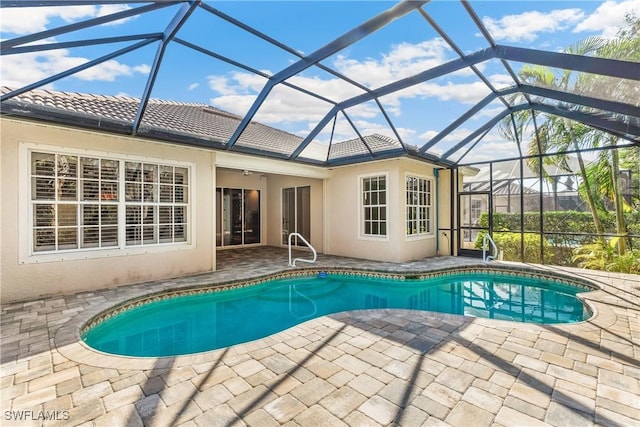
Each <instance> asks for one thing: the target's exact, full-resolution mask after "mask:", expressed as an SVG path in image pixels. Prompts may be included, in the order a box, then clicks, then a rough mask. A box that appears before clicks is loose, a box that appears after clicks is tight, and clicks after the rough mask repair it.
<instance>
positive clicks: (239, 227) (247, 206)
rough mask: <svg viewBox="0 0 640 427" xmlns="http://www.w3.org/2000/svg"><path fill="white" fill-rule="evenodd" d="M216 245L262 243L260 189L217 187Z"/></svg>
mask: <svg viewBox="0 0 640 427" xmlns="http://www.w3.org/2000/svg"><path fill="white" fill-rule="evenodd" d="M216 215H217V218H216V245H217V246H238V245H248V244H256V243H260V190H247V189H243V188H217V189H216Z"/></svg>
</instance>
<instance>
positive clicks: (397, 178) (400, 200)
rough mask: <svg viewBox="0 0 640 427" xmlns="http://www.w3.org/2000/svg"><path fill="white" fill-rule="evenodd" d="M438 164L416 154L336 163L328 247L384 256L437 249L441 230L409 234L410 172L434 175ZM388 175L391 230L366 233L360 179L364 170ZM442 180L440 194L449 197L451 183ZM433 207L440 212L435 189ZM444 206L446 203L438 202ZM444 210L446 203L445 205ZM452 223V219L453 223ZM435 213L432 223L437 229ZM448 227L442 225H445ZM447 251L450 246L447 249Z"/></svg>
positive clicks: (406, 256)
mask: <svg viewBox="0 0 640 427" xmlns="http://www.w3.org/2000/svg"><path fill="white" fill-rule="evenodd" d="M433 169H434V168H433V166H431V165H428V164H426V163H424V162H418V161H415V160H411V159H404V158H400V159H392V160H385V161H378V162H370V163H363V164H359V165H354V166H345V167H340V168H335V169H333V171H332V175H331V178H330V179H329V180H328V181H327V192H326V195H327V202H326V209H327V212H328V215H327V222H326V225H325V227H326V230H327V245H326V247H325V252H327V253H330V254H332V255H341V256H350V257H355V258H363V259H372V260H379V261H392V262H405V261H409V260H415V259H419V258H424V257H429V256H435V255H436V238H437V237H436V236H437V235H436V233H435V231H434V233H433V234H432V235H429V236H407V233H406V193H405V191H406V190H405V188H406V187H405V177H406V176H407V175H413V176H418V177H424V178H428V179H432V180H433V183H434V184H435V176H434V172H433ZM372 175H385V176H387V188H388V190H387V200H388V202H387V227H388V230H387V236H386V238H383V237H380V238H378V237H366V236H362V231H361V228H362V224H361V223H362V219H361V212H360V211H361V205H360V200H361V198H362V195H361V190H360V181H361V179H362V178H363V177H364V176H372ZM444 181H445V182H440V180H439V187H440V191H439V195H440V199H441V200H442V199H444V198H448V197H449V186H448V183H447V181H446V179H445V180H444ZM432 197H433V206H432V209H433V212H434V213H435V212H436V206H435V204H436V203H435V191H434V192H433V195H432ZM438 208H439V209H440V206H438ZM440 211H441V212H442V209H440ZM447 225H448V224H447ZM435 226H436V222H435V218H434V219H433V222H432V227H433V228H434V229H435ZM441 227H442V225H441ZM445 253H446V252H445Z"/></svg>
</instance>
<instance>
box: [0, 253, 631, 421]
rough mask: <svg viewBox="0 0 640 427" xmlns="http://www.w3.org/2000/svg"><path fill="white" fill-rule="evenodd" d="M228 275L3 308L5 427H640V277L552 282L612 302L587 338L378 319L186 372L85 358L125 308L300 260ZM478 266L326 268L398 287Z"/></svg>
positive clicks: (431, 319) (425, 319)
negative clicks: (370, 273) (582, 285)
mask: <svg viewBox="0 0 640 427" xmlns="http://www.w3.org/2000/svg"><path fill="white" fill-rule="evenodd" d="M218 259H219V271H218V272H216V273H213V274H209V275H201V276H196V277H188V278H179V279H174V280H166V281H160V282H154V283H145V284H138V285H131V286H123V287H119V288H115V289H105V290H100V291H95V292H85V293H79V294H73V295H59V296H50V297H46V298H41V299H37V300H33V301H23V302H16V303H11V304H5V305H3V306H2V322H1V325H2V331H1V334H2V351H1V362H2V365H1V383H0V387H1V396H2V401H1V402H2V404H1V409H2V415H1V417H2V421H1V422H0V424H2V425H3V426H4V425H40V424H45V425H85V426H119V425H128V426H138V425H148V426H175V425H183V426H231V425H233V426H241V425H254V426H260V427H262V426H278V425H287V426H297V425H299V426H332V427H334V426H341V425H349V426H370V425H371V426H377V425H401V426H418V425H452V426H489V425H493V426H534V425H554V426H569V425H571V426H581V425H612V426H614V425H620V426H633V425H640V398H639V395H640V361H639V359H640V351H639V346H638V345H639V343H640V276H632V275H622V274H614V273H603V272H594V271H584V270H575V269H565V268H562V269H560V268H557V267H541V268H545V269H553V270H559V271H562V272H564V273H572V274H577V275H580V276H582V277H586V278H589V279H591V280H593V281H595V282H596V283H598V284H599V285H600V286H601V287H602V290H600V291H595V292H591V293H589V294H587V296H586V298H587V300H588V301H589V302H590V304H591V305H592V307H594V308H595V316H594V317H593V318H592V319H590V320H589V321H586V322H582V323H579V324H572V325H531V324H523V323H512V322H505V321H497V320H491V319H479V318H469V317H461V316H455V315H447V314H438V313H431V312H417V311H407V310H368V311H353V312H345V313H340V314H336V315H330V316H324V317H321V318H318V319H314V320H311V321H308V322H305V323H303V324H300V325H298V326H295V327H293V328H291V329H289V330H286V331H283V332H281V333H278V334H276V335H273V336H271V337H268V338H265V339H262V340H258V341H254V342H251V343H247V344H243V345H237V346H233V347H229V348H226V349H222V350H216V351H211V352H208V353H203V354H198V355H193V356H182V357H177V358H160V359H140V358H118V357H113V356H104V355H100V354H98V353H95V352H92V351H91V350H89V349H87V348H86V347H84V346H83V345H81V344H80V343H79V342H78V340H77V334H78V329H79V328H80V326H81V325H82V323H83V322H84V321H86V320H87V319H89V318H90V317H91V316H92V315H94V314H96V313H98V312H100V311H101V310H103V309H105V308H107V307H110V306H112V305H114V304H116V303H118V302H122V301H125V300H127V299H130V298H133V297H136V296H140V295H144V294H146V293H148V292H150V291H154V292H155V291H159V290H162V289H171V288H176V287H181V286H190V285H194V284H199V283H214V282H224V281H228V280H229V279H237V278H241V277H251V275H257V274H264V273H269V272H276V271H281V270H284V269H286V267H285V266H286V252H285V251H282V250H277V249H273V248H260V249H254V250H241V251H234V252H222V253H219V256H218ZM475 263H477V262H476V261H473V260H466V259H462V258H449V257H446V258H434V259H428V260H423V261H417V262H413V263H406V264H390V263H374V262H363V261H361V260H351V259H346V258H337V257H321V258H320V261H319V265H321V266H357V267H360V268H376V269H383V270H394V271H417V270H427V269H429V268H434V267H443V266H448V265H450V266H459V265H461V264H468V265H472V264H475ZM29 411H31V412H29ZM19 417H22V418H27V420H23V421H20V420H17V419H16V418H19ZM38 417H40V418H44V417H46V418H52V417H53V418H55V419H54V420H51V419H49V420H44V421H43V420H42V419H40V420H38V419H37V418H38ZM34 418H35V419H34Z"/></svg>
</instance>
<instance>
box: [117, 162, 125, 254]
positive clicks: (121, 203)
mask: <svg viewBox="0 0 640 427" xmlns="http://www.w3.org/2000/svg"><path fill="white" fill-rule="evenodd" d="M126 203H127V202H126V183H125V161H124V160H118V248H120V249H126V246H127V215H126V213H127V206H126Z"/></svg>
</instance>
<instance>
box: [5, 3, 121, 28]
mask: <svg viewBox="0 0 640 427" xmlns="http://www.w3.org/2000/svg"><path fill="white" fill-rule="evenodd" d="M128 9H130V7H129V6H127V5H102V6H60V7H12V8H5V9H2V32H3V33H5V32H6V33H13V34H17V35H21V34H30V33H36V32H39V31H44V30H46V29H47V28H48V25H49V23H50V22H51V21H52V20H54V19H62V20H63V21H65V22H68V23H69V22H75V21H78V20H80V19H90V18H95V17H98V16H105V15H109V14H111V13H115V12H120V11H122V10H128ZM130 19H132V18H127V19H121V20H119V21H114V22H110V23H108V24H106V25H117V24H121V23H123V22H125V21H128V20H130Z"/></svg>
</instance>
